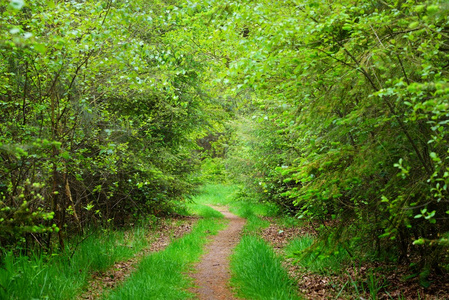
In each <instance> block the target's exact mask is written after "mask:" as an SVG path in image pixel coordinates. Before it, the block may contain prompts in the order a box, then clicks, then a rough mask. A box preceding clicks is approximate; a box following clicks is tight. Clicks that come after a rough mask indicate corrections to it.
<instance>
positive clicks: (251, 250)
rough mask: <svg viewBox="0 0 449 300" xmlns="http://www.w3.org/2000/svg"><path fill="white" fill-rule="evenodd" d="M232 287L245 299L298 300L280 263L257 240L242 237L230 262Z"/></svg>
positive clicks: (269, 250)
mask: <svg viewBox="0 0 449 300" xmlns="http://www.w3.org/2000/svg"><path fill="white" fill-rule="evenodd" d="M231 269H232V273H233V276H232V279H231V284H232V285H233V286H234V287H235V288H236V289H237V292H238V295H239V296H241V297H244V298H247V299H279V300H282V299H289V300H291V299H300V298H299V296H298V295H297V294H296V292H295V288H294V283H293V281H292V280H291V279H290V278H289V277H288V274H287V272H286V271H285V270H284V269H283V267H282V264H281V260H280V258H279V257H277V256H276V255H275V253H274V252H273V250H272V249H271V247H270V246H268V245H267V244H266V243H265V242H264V241H263V240H262V239H261V238H258V237H256V236H252V235H247V236H244V237H243V238H242V240H241V242H240V243H239V245H238V246H237V247H236V249H235V252H234V254H233V256H232V260H231Z"/></svg>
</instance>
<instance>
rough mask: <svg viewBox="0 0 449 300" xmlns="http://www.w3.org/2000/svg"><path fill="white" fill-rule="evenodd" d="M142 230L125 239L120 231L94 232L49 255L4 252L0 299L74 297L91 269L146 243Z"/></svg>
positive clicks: (106, 263)
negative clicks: (67, 247)
mask: <svg viewBox="0 0 449 300" xmlns="http://www.w3.org/2000/svg"><path fill="white" fill-rule="evenodd" d="M145 232H146V231H145V230H143V229H142V228H136V229H135V230H134V231H133V232H132V234H131V236H130V237H128V238H125V233H124V232H123V231H115V232H112V231H108V232H101V231H99V232H94V233H92V234H91V235H90V236H89V237H88V238H86V239H85V240H83V241H81V240H80V241H78V242H77V243H74V245H72V249H67V251H66V252H64V253H61V254H59V255H53V256H51V257H48V256H42V255H33V256H31V257H23V256H20V257H15V256H13V255H11V254H6V255H5V257H4V261H3V264H2V265H1V268H0V299H73V298H74V297H76V295H77V294H78V293H80V291H81V289H82V287H83V286H84V285H85V284H86V282H87V279H88V278H89V274H90V273H91V272H93V271H101V270H105V269H106V268H108V267H109V266H111V265H112V264H114V263H115V262H117V261H120V260H124V259H127V258H129V257H131V256H132V255H133V254H134V253H136V252H138V251H139V250H141V249H142V248H143V247H144V246H146V244H147V242H146V239H145ZM76 244H78V246H77V247H75V245H76ZM75 248H76V250H75ZM72 254H73V255H72Z"/></svg>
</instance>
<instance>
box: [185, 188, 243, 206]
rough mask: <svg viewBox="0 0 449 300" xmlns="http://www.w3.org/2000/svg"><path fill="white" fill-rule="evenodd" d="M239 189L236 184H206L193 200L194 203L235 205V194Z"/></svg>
mask: <svg viewBox="0 0 449 300" xmlns="http://www.w3.org/2000/svg"><path fill="white" fill-rule="evenodd" d="M237 190H238V187H237V186H236V185H225V184H206V185H204V186H202V187H201V189H200V193H199V194H198V195H195V196H194V197H193V198H192V200H193V202H194V203H201V204H212V205H233V204H234V203H235V201H234V194H235V193H236V191H237Z"/></svg>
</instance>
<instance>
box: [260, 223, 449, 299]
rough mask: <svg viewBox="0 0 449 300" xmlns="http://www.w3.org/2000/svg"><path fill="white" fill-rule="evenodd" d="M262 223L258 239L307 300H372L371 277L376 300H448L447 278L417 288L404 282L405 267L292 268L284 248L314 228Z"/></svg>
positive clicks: (414, 283) (410, 281)
mask: <svg viewBox="0 0 449 300" xmlns="http://www.w3.org/2000/svg"><path fill="white" fill-rule="evenodd" d="M264 219H265V220H267V221H269V222H270V225H269V226H268V227H267V228H264V229H263V230H262V231H261V232H260V235H261V237H262V238H263V239H264V240H265V241H266V242H267V243H269V244H270V245H271V246H272V247H273V248H274V250H275V251H276V253H277V254H278V255H280V256H282V257H284V262H283V265H284V267H285V268H286V269H287V270H288V273H289V275H290V277H291V278H293V279H294V280H295V282H297V288H298V290H299V292H300V294H301V295H303V296H304V297H305V298H306V299H318V300H320V299H356V298H357V299H373V298H372V297H373V296H374V295H370V293H369V284H370V279H369V278H370V277H371V278H373V280H372V281H371V282H373V283H376V287H375V288H376V289H377V290H376V291H377V293H375V296H374V297H375V299H404V300H405V299H407V300H414V299H449V278H443V277H441V276H440V277H431V278H429V281H430V282H431V285H430V286H429V287H428V288H424V287H422V286H421V285H420V284H419V280H418V279H419V278H418V277H415V278H411V279H408V280H406V278H407V277H410V271H409V269H408V267H407V266H406V265H404V266H398V265H397V264H393V263H392V264H391V265H388V264H387V263H385V262H384V263H381V262H377V263H374V262H373V263H362V264H361V265H359V266H358V267H354V266H346V267H345V266H343V265H342V270H341V271H340V272H339V274H333V275H323V274H317V273H312V272H309V271H307V270H306V269H305V268H303V267H301V266H298V265H297V264H295V263H294V259H292V258H288V257H286V255H285V247H286V246H287V245H288V243H289V242H290V241H292V240H293V239H295V238H298V237H301V236H304V235H309V236H314V235H316V231H315V230H314V228H315V227H314V226H313V225H310V226H302V227H297V226H292V227H286V226H281V225H278V224H277V221H276V218H272V217H264ZM373 270H374V271H373ZM370 272H371V273H370ZM355 285H357V287H355ZM357 289H358V290H357Z"/></svg>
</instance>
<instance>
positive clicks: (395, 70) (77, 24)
mask: <svg viewBox="0 0 449 300" xmlns="http://www.w3.org/2000/svg"><path fill="white" fill-rule="evenodd" d="M0 12H1V19H0V22H1V26H0V34H1V37H2V39H1V42H0V52H1V61H0V69H1V72H0V76H1V78H0V105H1V112H0V132H1V137H0V157H1V165H0V174H1V178H0V195H1V199H0V201H1V202H0V243H1V245H0V246H1V247H10V246H11V245H15V246H27V247H31V244H33V243H34V244H36V245H35V246H39V247H44V248H51V245H52V236H54V233H56V232H57V233H58V237H59V243H60V244H61V246H63V242H64V236H65V235H67V234H69V233H72V232H79V231H82V230H83V229H84V228H85V227H86V226H89V225H106V224H108V223H111V222H114V223H116V224H125V223H129V222H132V220H133V219H134V218H138V217H141V216H150V215H157V214H161V213H167V212H169V211H170V208H171V207H172V205H173V203H174V202H173V200H179V199H183V197H184V196H185V195H187V193H189V192H191V191H192V190H193V188H194V182H195V177H194V176H192V174H193V173H194V171H195V170H196V168H197V166H198V164H199V159H200V157H201V155H203V156H204V155H206V156H209V157H208V158H207V159H205V160H204V161H203V162H205V166H206V167H207V171H208V173H207V175H208V178H214V176H216V175H219V176H222V175H223V174H225V173H227V174H228V175H230V177H231V178H233V179H235V180H237V181H239V182H243V183H245V188H244V189H242V191H241V193H240V195H241V197H245V196H246V197H253V198H254V197H256V198H257V199H259V200H261V201H268V202H272V203H276V204H278V205H279V206H280V207H282V208H284V209H285V211H286V212H290V213H293V214H295V215H297V216H298V217H300V218H304V219H307V220H314V221H319V222H321V223H322V224H324V225H326V224H332V227H331V228H328V227H326V230H323V231H322V236H321V238H322V240H324V241H326V242H327V243H328V245H327V249H328V250H330V251H332V250H333V249H336V248H337V245H338V246H339V247H340V246H342V245H343V246H342V247H343V248H345V249H346V251H348V252H349V253H351V251H352V249H353V248H356V249H359V250H364V251H365V252H367V251H366V250H368V251H369V252H370V253H374V252H375V255H376V256H378V257H381V256H382V255H385V254H387V257H388V258H389V259H392V260H394V261H396V262H401V263H402V262H407V263H408V262H413V263H414V267H415V268H416V270H419V272H420V273H421V275H422V277H423V278H424V277H426V275H428V274H429V273H430V272H434V273H437V274H441V273H443V272H446V271H447V266H448V260H449V256H448V247H449V240H448V239H449V215H448V214H449V211H448V208H447V207H448V206H447V205H448V204H447V203H448V190H447V188H448V187H447V184H448V181H449V169H448V158H449V155H448V124H449V101H448V99H449V76H448V68H449V64H448V61H449V17H448V16H449V4H448V2H447V1H443V0H429V1H418V0H395V1H388V0H387V1H381V0H378V1H377V0H376V1H367V0H359V1H355V0H340V1H319V0H303V1H296V0H292V1H275V2H273V1H266V0H262V1H231V0H229V1H219V2H218V1H207V0H203V1H195V2H179V3H177V2H176V1H154V2H153V1H140V0H138V1H125V0H116V1H96V2H95V1H57V0H55V1H53V0H49V1H44V0H36V1H29V2H26V3H23V2H22V0H12V1H6V0H4V1H2V2H1V5H0ZM225 118H227V121H226V122H220V121H223V120H224V119H225ZM199 145H201V147H200V146H199ZM201 148H204V149H206V150H207V151H203V152H201ZM222 158H224V160H223V159H222ZM209 175H210V176H209ZM329 221H332V222H331V223H330V222H329ZM419 272H418V273H419ZM423 282H425V280H423Z"/></svg>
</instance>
